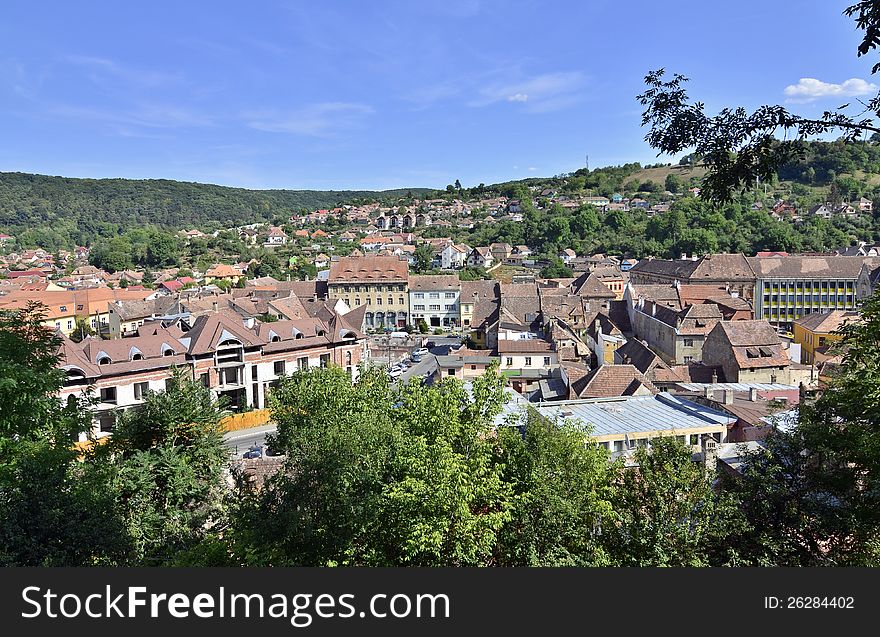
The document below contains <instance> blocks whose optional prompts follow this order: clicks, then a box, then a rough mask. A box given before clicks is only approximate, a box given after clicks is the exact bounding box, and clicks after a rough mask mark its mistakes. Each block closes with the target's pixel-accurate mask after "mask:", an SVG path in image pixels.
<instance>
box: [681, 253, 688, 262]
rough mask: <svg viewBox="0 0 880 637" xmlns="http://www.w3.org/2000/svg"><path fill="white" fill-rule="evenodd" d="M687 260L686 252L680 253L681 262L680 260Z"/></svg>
mask: <svg viewBox="0 0 880 637" xmlns="http://www.w3.org/2000/svg"><path fill="white" fill-rule="evenodd" d="M687 258H688V255H687V252H682V253H681V260H682V261H687Z"/></svg>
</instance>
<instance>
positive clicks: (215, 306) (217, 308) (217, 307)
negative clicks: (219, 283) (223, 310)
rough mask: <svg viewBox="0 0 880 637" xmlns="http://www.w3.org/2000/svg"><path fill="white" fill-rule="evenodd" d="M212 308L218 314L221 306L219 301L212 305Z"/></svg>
mask: <svg viewBox="0 0 880 637" xmlns="http://www.w3.org/2000/svg"><path fill="white" fill-rule="evenodd" d="M211 307H212V308H213V309H214V311H215V312H217V311H219V307H220V306H219V304H218V303H217V301H214V302H213V303H211Z"/></svg>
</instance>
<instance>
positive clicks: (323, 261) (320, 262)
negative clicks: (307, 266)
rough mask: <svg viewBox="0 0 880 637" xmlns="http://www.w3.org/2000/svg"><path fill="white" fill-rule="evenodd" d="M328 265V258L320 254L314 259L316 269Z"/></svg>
mask: <svg viewBox="0 0 880 637" xmlns="http://www.w3.org/2000/svg"><path fill="white" fill-rule="evenodd" d="M329 263H330V257H328V256H327V255H326V254H324V253H323V252H321V253H320V254H318V255H317V256H316V257H315V267H316V268H326V267H327V264H329Z"/></svg>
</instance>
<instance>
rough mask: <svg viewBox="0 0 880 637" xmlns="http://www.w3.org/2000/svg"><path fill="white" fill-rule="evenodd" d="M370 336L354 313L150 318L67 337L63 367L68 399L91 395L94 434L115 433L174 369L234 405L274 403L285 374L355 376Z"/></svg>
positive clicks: (64, 394)
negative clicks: (126, 331)
mask: <svg viewBox="0 0 880 637" xmlns="http://www.w3.org/2000/svg"><path fill="white" fill-rule="evenodd" d="M364 354H365V339H364V335H363V334H362V333H360V331H359V330H358V327H357V326H356V325H351V324H349V323H348V321H347V320H346V317H344V316H340V315H338V314H332V315H329V316H326V317H325V318H308V319H304V320H301V321H284V320H282V321H275V322H272V323H262V322H260V321H257V320H254V319H242V318H241V317H239V316H237V315H235V314H230V313H228V312H215V313H211V314H207V315H203V316H200V317H198V318H197V319H195V320H194V321H193V323H192V325H191V327H190V329H189V330H187V331H185V332H184V331H183V330H182V329H181V326H180V325H179V324H177V323H174V324H171V325H169V326H167V327H166V326H163V325H162V324H161V323H159V322H156V323H155V324H153V323H150V324H147V325H143V326H141V327H140V328H139V329H138V332H137V335H136V336H133V337H130V338H123V339H116V340H100V339H96V338H86V339H84V340H83V341H82V342H81V343H73V342H72V341H70V340H69V339H67V338H65V339H64V340H63V341H62V344H61V348H60V350H59V356H60V363H59V367H60V369H62V370H63V371H64V372H65V373H66V379H65V382H64V386H63V388H62V390H61V392H60V398H61V399H62V400H66V399H67V397H68V396H71V395H77V396H83V395H85V396H86V397H88V398H90V399H91V401H90V408H91V409H92V410H93V414H94V425H93V428H92V430H91V431H89V432H82V433H81V434H80V438H81V440H85V439H87V437H88V436H90V435H91V436H97V437H104V436H107V435H109V434H110V432H111V431H112V429H113V425H114V423H115V415H116V413H117V412H118V411H122V410H126V409H130V408H132V407H136V406H138V405H140V404H142V403H143V401H144V399H145V398H146V396H147V394H148V392H150V391H161V390H163V389H165V387H166V383H167V382H168V379H169V378H170V377H171V375H172V370H173V368H175V367H177V368H181V369H184V370H185V374H186V376H188V377H190V378H194V379H196V380H197V381H198V382H201V383H202V384H204V385H205V387H208V388H209V389H210V390H211V393H212V395H213V396H214V397H215V398H224V399H226V400H227V401H228V403H227V404H228V408H229V409H232V410H233V411H242V410H246V409H249V408H255V409H260V408H263V407H265V406H266V396H267V393H268V392H269V391H270V389H271V387H273V386H275V385H277V384H278V381H279V378H280V377H281V376H283V375H284V374H287V373H291V372H293V371H294V370H297V369H307V368H311V367H319V366H320V367H324V366H327V365H337V366H339V367H342V368H343V369H345V370H346V371H347V372H348V373H349V375H350V376H351V377H352V378H353V379H355V378H357V373H358V364H359V363H360V362H361V360H363V359H364Z"/></svg>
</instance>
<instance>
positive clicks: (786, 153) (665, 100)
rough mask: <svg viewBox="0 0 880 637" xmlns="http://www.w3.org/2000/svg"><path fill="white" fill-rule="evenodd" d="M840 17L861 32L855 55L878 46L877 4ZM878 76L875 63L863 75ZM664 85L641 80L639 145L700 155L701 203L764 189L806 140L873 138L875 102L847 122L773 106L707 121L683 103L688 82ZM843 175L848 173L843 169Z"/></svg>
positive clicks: (834, 114) (699, 108) (654, 78)
mask: <svg viewBox="0 0 880 637" xmlns="http://www.w3.org/2000/svg"><path fill="white" fill-rule="evenodd" d="M844 13H845V14H846V15H847V16H850V17H854V18H855V22H856V26H857V27H858V28H859V29H861V30H863V31H864V36H863V39H862V42H861V43H860V44H859V47H858V55H859V56H861V55H867V54H868V53H870V52H871V51H873V50H874V49H875V48H876V47H877V45H878V44H880V38H878V35H877V34H878V32H880V11H878V10H877V3H876V2H875V1H874V0H862V1H861V2H857V3H855V4H852V5H850V6H848V7H847V8H846V9H845V10H844ZM878 70H880V62H878V63H876V64H874V66H873V67H872V69H871V72H872V73H876V72H877V71H878ZM664 77H665V70H664V69H658V70H655V71H651V72H649V73H648V74H647V75H646V77H645V84H646V86H647V88H646V90H645V91H644V92H643V93H642V94H641V95H639V96H638V98H637V99H638V101H639V102H640V103H641V104H642V106H643V107H644V111H643V113H642V125H643V126H649V127H650V129H649V131H648V133H647V135H646V136H645V140H646V141H647V142H648V144H649V145H650V146H651V147H652V148H654V149H656V150H657V151H658V152H660V153H665V154H678V153H681V152H685V151H694V152H695V153H696V154H698V155H700V156H701V157H702V161H703V163H704V164H705V166H706V167H707V169H708V170H707V173H706V176H705V177H704V178H703V183H702V188H701V192H700V196H701V197H703V198H706V199H711V200H715V201H730V200H731V199H732V198H733V195H734V193H735V191H736V190H738V189H740V188H743V187H745V188H751V187H754V185H755V184H756V181H757V180H758V179H760V180H761V181H764V182H769V181H770V180H771V179H772V178H773V176H774V175H775V174H776V171H777V169H778V168H780V166H782V165H784V164H786V163H788V162H790V161H792V160H794V159H797V158H798V157H800V156H802V153H803V148H804V147H803V144H802V140H804V139H806V138H809V137H813V136H816V135H821V134H825V133H829V132H833V131H840V132H841V134H842V136H843V137H842V138H843V139H844V140H855V139H858V138H859V137H861V136H862V135H867V134H870V133H878V132H880V128H878V127H877V124H876V122H875V120H874V119H873V118H874V117H878V116H880V94H878V95H877V96H875V97H873V98H872V99H871V100H869V101H868V102H867V103H866V104H865V108H863V106H862V104H863V103H862V102H861V100H859V105H858V106H857V107H856V108H857V109H858V112H857V113H855V114H853V115H849V114H847V108H848V107H849V104H844V105H842V106H841V107H839V108H838V109H836V110H834V111H826V112H825V113H823V114H822V116H821V117H810V116H803V115H797V114H795V113H791V112H789V111H788V110H787V109H786V108H784V107H782V106H778V105H774V106H770V105H765V106H760V107H758V108H757V109H756V110H755V111H753V112H751V113H749V112H748V111H747V110H746V109H745V108H735V109H734V108H725V109H722V110H721V111H720V112H719V113H718V114H717V115H714V116H709V115H707V114H706V113H705V105H704V103H702V102H699V101H697V102H692V101H691V100H690V98H689V97H688V95H687V92H686V90H685V88H684V85H685V84H686V83H687V81H688V78H686V77H684V76H683V75H680V74H674V75H673V76H672V79H670V80H666V79H664ZM850 112H852V111H850ZM866 114H867V115H868V117H865V115H866ZM777 133H784V134H785V137H786V141H779V140H778V138H777ZM829 172H830V171H829ZM844 172H852V171H851V170H850V169H849V167H848V166H847V167H845V170H844ZM831 180H832V181H833V177H832V178H831Z"/></svg>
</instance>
